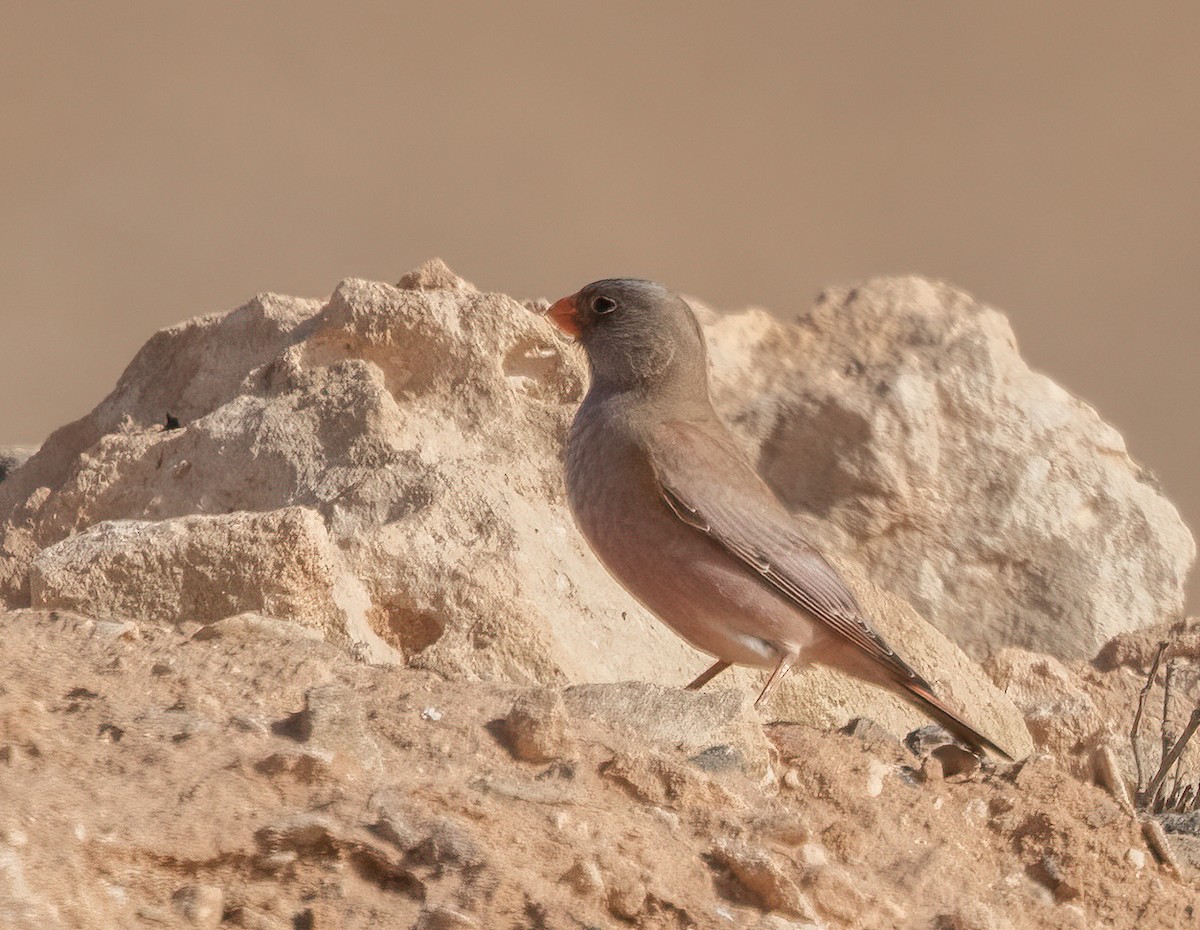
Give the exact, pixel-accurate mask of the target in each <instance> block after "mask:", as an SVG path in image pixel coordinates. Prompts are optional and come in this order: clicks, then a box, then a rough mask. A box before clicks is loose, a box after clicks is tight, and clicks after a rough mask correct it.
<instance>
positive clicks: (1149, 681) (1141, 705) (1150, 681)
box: [1129, 640, 1168, 801]
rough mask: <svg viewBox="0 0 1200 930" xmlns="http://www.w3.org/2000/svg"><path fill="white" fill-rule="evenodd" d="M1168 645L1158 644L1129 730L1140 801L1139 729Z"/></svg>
mask: <svg viewBox="0 0 1200 930" xmlns="http://www.w3.org/2000/svg"><path fill="white" fill-rule="evenodd" d="M1167 645H1168V644H1167V641H1166V640H1163V641H1162V642H1161V643H1159V644H1158V650H1157V651H1156V652H1155V653H1154V661H1153V662H1152V663H1151V664H1150V674H1149V675H1147V676H1146V684H1145V685H1144V686H1143V687H1142V690H1141V693H1140V694H1139V695H1138V703H1137V713H1135V714H1134V715H1133V729H1132V730H1130V731H1129V742H1130V743H1131V744H1132V745H1133V764H1134V767H1135V768H1136V769H1137V791H1135V792H1134V794H1135V796H1136V797H1137V798H1138V800H1139V801H1140V800H1141V798H1142V790H1143V787H1144V784H1145V781H1144V779H1145V774H1144V770H1143V768H1142V751H1141V749H1140V748H1139V747H1138V731H1139V730H1140V729H1141V728H1142V712H1143V711H1144V710H1145V709H1146V697H1147V695H1149V694H1150V689H1151V687H1153V685H1154V679H1155V677H1156V676H1157V675H1158V664H1159V663H1160V662H1162V657H1163V653H1164V652H1166V651H1167Z"/></svg>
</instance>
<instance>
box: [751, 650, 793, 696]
mask: <svg viewBox="0 0 1200 930" xmlns="http://www.w3.org/2000/svg"><path fill="white" fill-rule="evenodd" d="M798 658H800V652H799V651H798V650H795V649H793V650H790V651H788V652H785V653H784V654H783V655H782V656H781V657H780V659H779V664H778V665H776V666H775V671H773V672H771V677H770V678H768V679H767V686H766V687H765V688H763V689H762V694H760V695H759V696H758V700H757V701H755V702H754V706H755V707H760V706H761V705H762V704H764V703H765V702H766V700H767V698H769V697H770V696H771V695H772V693H774V691H775V689H776V688H778V687H779V683H780V682H781V681H783V676H784V675H786V674H787V673H788V669H789V668H791V667H792V665H793V664H794V663H795V661H796V660H797V659H798Z"/></svg>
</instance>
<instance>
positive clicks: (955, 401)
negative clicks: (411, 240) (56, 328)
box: [0, 262, 1200, 930]
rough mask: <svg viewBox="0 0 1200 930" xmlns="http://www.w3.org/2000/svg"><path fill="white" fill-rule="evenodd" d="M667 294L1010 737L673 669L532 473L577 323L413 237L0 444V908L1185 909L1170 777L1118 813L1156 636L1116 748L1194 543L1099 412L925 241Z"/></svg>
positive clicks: (120, 918) (763, 453) (1020, 918)
mask: <svg viewBox="0 0 1200 930" xmlns="http://www.w3.org/2000/svg"><path fill="white" fill-rule="evenodd" d="M530 306H532V307H536V305H530ZM699 311H700V313H701V315H702V317H703V319H704V320H705V325H706V332H707V335H708V338H709V343H710V350H711V352H712V362H713V377H714V384H715V392H716V395H717V400H718V404H719V406H720V408H721V411H722V413H723V414H724V415H725V416H726V417H727V419H728V420H729V422H730V423H731V425H732V426H733V427H734V429H735V430H736V431H737V432H738V433H739V435H740V436H741V437H742V439H743V440H744V441H745V442H746V443H747V445H748V447H749V448H750V449H751V450H753V451H754V452H755V454H756V455H757V457H758V464H759V467H760V469H761V470H762V471H763V473H764V474H765V475H766V476H767V477H768V479H769V480H771V482H772V483H773V485H774V486H775V487H776V490H777V491H778V492H779V493H780V495H781V496H782V497H783V498H784V499H785V501H787V502H788V504H789V505H790V506H792V507H793V508H794V509H795V512H796V514H797V518H798V519H800V520H801V521H802V522H804V523H805V525H806V527H808V529H809V530H810V532H811V533H812V534H813V536H814V537H816V538H817V539H819V540H820V541H821V542H822V544H823V545H824V546H825V547H826V548H827V549H828V550H829V551H830V553H831V555H834V556H835V557H836V558H837V560H838V562H839V565H840V566H841V567H842V568H843V570H844V572H845V574H846V576H847V578H848V579H849V580H850V582H851V584H852V585H853V586H854V587H855V589H856V591H857V592H858V593H859V595H860V598H861V599H862V600H863V602H864V605H865V606H866V607H867V609H868V610H869V612H870V613H871V614H872V616H873V617H874V618H875V619H876V621H877V622H878V624H879V626H880V627H881V628H883V631H884V632H885V634H886V635H887V636H888V637H889V638H890V639H892V640H893V641H896V642H900V643H903V644H904V651H905V652H906V654H907V655H908V656H909V658H910V659H911V660H912V661H913V662H914V664H915V665H917V667H918V669H919V670H920V671H922V672H923V673H924V674H926V676H927V677H929V678H930V679H931V680H933V681H934V683H935V686H936V687H937V688H938V690H939V691H940V692H941V693H943V694H944V695H946V697H947V698H948V699H949V700H951V701H952V702H953V703H955V704H956V705H957V706H958V707H960V708H961V709H962V712H963V713H964V714H965V715H966V716H967V717H968V718H969V719H971V720H972V721H973V722H975V723H976V724H977V725H979V726H980V727H981V728H982V729H984V730H985V731H986V732H988V733H989V734H990V735H992V736H993V738H995V739H997V741H999V742H1001V743H1002V744H1004V745H1005V746H1006V747H1008V748H1009V749H1010V752H1012V754H1013V755H1014V756H1016V757H1017V759H1018V761H1016V762H1014V763H1006V762H1000V761H999V760H987V761H985V762H984V763H983V764H982V765H981V764H979V763H978V762H977V761H976V760H974V759H973V757H970V756H968V755H966V754H964V753H962V752H961V751H958V750H956V749H955V748H954V747H953V746H951V745H946V744H945V743H944V740H942V739H941V738H939V737H938V736H937V734H936V733H934V732H932V731H929V730H920V731H918V732H917V733H916V734H915V735H912V731H914V730H915V729H916V728H918V727H922V726H923V725H924V724H925V723H927V721H926V720H925V719H924V718H923V717H922V716H921V715H920V713H919V712H916V711H915V710H913V709H912V708H910V707H909V706H908V705H905V704H903V703H901V702H898V701H897V700H895V699H894V698H892V697H891V696H889V695H887V694H886V693H883V692H880V691H879V690H878V689H872V688H868V687H866V686H863V685H859V684H856V683H854V682H851V681H848V680H845V679H842V678H840V677H838V676H836V675H834V674H832V673H828V672H823V671H820V670H814V671H812V672H806V673H805V674H804V675H800V676H796V680H794V681H791V682H790V683H789V684H788V686H787V687H786V688H785V689H782V690H781V693H780V695H779V698H778V699H777V700H776V701H774V702H773V703H772V704H771V705H770V706H769V707H767V708H765V709H763V710H762V711H755V710H754V709H753V708H752V707H751V706H750V700H751V699H752V697H753V696H754V694H755V693H756V686H757V684H758V676H757V675H755V674H751V673H747V672H740V673H737V674H730V675H728V676H722V678H720V679H718V680H717V681H715V682H714V683H713V684H712V685H710V686H709V689H708V690H706V691H705V692H701V693H699V694H696V693H690V692H684V691H681V690H680V689H679V685H680V684H682V683H683V682H686V681H687V680H688V679H689V678H690V677H692V676H693V675H695V674H696V673H697V672H698V671H699V670H701V669H702V668H703V667H704V665H705V664H706V663H705V657H703V656H699V655H697V654H696V653H695V652H693V651H692V650H690V649H689V648H688V647H686V646H685V645H684V644H682V643H680V642H679V641H678V640H676V639H675V638H674V637H673V636H672V635H671V634H670V633H669V632H668V631H665V630H664V629H662V628H661V627H660V626H659V625H658V624H657V623H656V622H655V621H654V620H653V619H652V618H650V617H648V616H646V615H645V613H644V612H643V611H641V609H640V608H639V607H638V606H637V605H636V604H634V603H633V602H631V601H630V600H629V599H628V598H627V597H626V595H625V594H624V593H623V592H622V591H621V590H620V589H619V588H618V587H617V586H616V585H615V584H614V583H613V582H612V581H611V579H609V578H608V577H607V576H606V575H605V573H604V572H603V570H602V569H601V568H599V566H597V565H596V564H595V562H594V560H593V559H592V558H591V556H590V554H589V553H588V552H587V550H586V546H585V545H584V544H583V543H582V541H581V540H580V539H579V537H578V535H577V534H576V533H575V531H574V528H573V527H572V525H571V522H570V517H569V514H567V513H566V510H565V507H564V506H563V500H562V490H561V477H560V475H559V468H560V465H559V452H560V449H561V441H562V435H563V431H564V429H565V426H566V423H567V422H568V421H569V416H570V413H571V409H572V406H573V405H574V403H575V402H577V400H578V397H579V396H580V392H581V390H582V387H583V385H584V383H585V372H584V371H583V369H582V367H581V363H580V360H579V358H578V356H577V355H576V354H575V353H574V352H573V351H572V350H571V349H570V348H569V347H567V346H565V345H564V344H563V343H562V342H561V341H559V340H558V339H557V338H556V337H555V336H554V335H553V334H552V333H551V332H550V330H549V329H548V328H547V327H546V326H545V325H544V324H543V323H542V321H541V320H539V319H538V318H537V316H536V315H535V314H533V313H531V312H530V307H529V306H523V305H521V304H520V303H518V302H516V301H513V300H512V299H511V298H508V297H505V296H504V295H494V294H481V293H480V292H478V291H476V290H475V289H474V288H473V287H471V286H470V285H469V284H468V283H467V282H465V281H462V280H461V279H459V278H457V277H455V276H454V275H453V274H452V273H451V272H449V270H448V269H446V268H445V266H443V265H441V264H440V263H436V262H434V263H430V264H428V265H426V266H424V267H423V268H421V269H418V270H417V271H416V272H413V273H412V274H410V275H407V276H406V277H405V278H404V279H403V280H402V281H401V282H400V284H399V285H398V286H395V287H393V286H391V285H384V284H375V283H370V282H357V281H350V282H344V283H343V284H342V285H340V286H339V288H338V289H337V291H335V293H334V295H333V297H332V298H331V299H330V300H329V301H327V302H322V301H309V300H300V299H296V298H287V297H279V296H277V295H262V296H260V297H258V298H256V299H255V300H254V301H252V302H251V303H249V304H247V305H246V306H244V307H242V308H239V309H238V310H236V311H234V312H232V313H229V314H218V315H213V316H210V317H203V318H199V319H197V320H193V321H189V322H187V323H183V324H180V325H179V326H177V327H173V328H171V329H169V330H165V331H164V332H162V333H160V334H158V335H156V336H155V337H154V338H153V339H151V341H150V342H149V343H147V345H146V347H145V348H144V349H143V350H142V351H141V353H139V355H138V357H137V358H135V360H134V361H133V362H132V363H131V365H130V367H129V369H128V370H127V371H126V373H125V375H124V376H123V377H122V379H121V381H120V383H119V384H118V385H117V387H116V389H115V390H114V391H113V393H112V394H111V395H110V396H109V397H108V398H106V399H105V400H104V401H102V402H101V403H100V405H99V406H98V407H97V408H96V410H94V411H93V412H92V413H91V414H89V415H88V416H86V417H84V418H83V419H81V420H80V421H77V422H76V423H74V424H70V425H68V426H66V427H64V428H63V429H61V430H59V431H58V432H56V433H55V434H54V435H52V436H51V437H50V438H49V439H48V440H47V442H46V443H45V444H44V445H43V446H42V448H41V449H40V450H39V451H38V452H37V453H36V454H35V455H33V456H32V458H29V453H28V451H18V452H14V453H12V454H8V455H5V454H0V468H2V469H3V472H4V474H0V672H2V675H0V927H3V928H8V927H12V928H14V930H26V928H39V930H40V928H50V930H54V928H71V930H74V928H81V930H83V928H92V927H96V928H109V927H121V928H126V927H129V928H135V927H136V928H140V927H175V926H178V927H210V928H215V927H261V928H331V927H337V928H343V927H344V928H355V927H379V926H387V927H392V926H395V927H423V928H428V930H433V928H456V927H479V928H509V927H511V928H525V927H533V928H537V927H545V928H590V927H597V928H607V927H620V926H630V927H642V928H651V927H654V928H657V927H670V928H680V930H683V928H688V927H695V928H709V927H713V928H723V927H729V928H748V930H752V928H761V930H768V928H774V930H787V928H800V927H828V928H867V927H869V928H883V927H897V928H908V927H912V928H934V930H1005V928H1012V930H1023V928H1027V927H1028V928H1034V927H1039V928H1040V927H1048V926H1053V927H1060V926H1061V927H1081V928H1082V927H1089V928H1090V927H1096V926H1106V927H1135V926H1136V927H1142V928H1145V927H1155V928H1156V927H1190V926H1194V925H1196V923H1197V920H1200V915H1197V914H1196V913H1195V911H1194V909H1195V908H1196V907H1197V906H1198V905H1197V903H1196V902H1197V901H1200V877H1198V872H1197V870H1196V868H1197V865H1200V839H1197V837H1196V835H1195V834H1196V833H1197V832H1200V825H1198V824H1197V822H1196V821H1197V820H1198V819H1200V814H1198V815H1194V816H1193V815H1191V814H1187V813H1182V814H1173V815H1169V816H1159V817H1155V816H1152V815H1151V814H1150V813H1145V812H1138V811H1135V809H1134V804H1133V803H1131V798H1130V787H1131V786H1132V783H1133V782H1134V781H1135V779H1136V774H1135V763H1134V758H1133V754H1132V751H1131V749H1130V746H1129V741H1128V736H1127V734H1128V731H1129V728H1130V725H1131V721H1132V716H1133V712H1134V709H1135V706H1136V703H1137V698H1138V693H1139V691H1140V689H1141V688H1142V686H1143V685H1144V684H1145V681H1146V675H1147V669H1148V668H1149V666H1150V665H1151V663H1152V662H1153V660H1154V656H1155V653H1156V644H1157V643H1158V642H1159V641H1160V640H1161V639H1163V638H1164V637H1166V638H1169V639H1170V640H1171V641H1172V644H1173V645H1172V647H1171V651H1170V652H1169V653H1168V656H1167V658H1166V659H1165V660H1164V662H1163V665H1162V670H1163V674H1162V675H1160V677H1159V683H1158V684H1156V685H1155V687H1154V688H1153V689H1152V690H1151V692H1150V694H1149V698H1148V703H1147V707H1148V711H1147V714H1146V727H1145V728H1144V732H1143V735H1142V741H1141V744H1140V745H1141V748H1142V755H1143V757H1144V759H1146V760H1149V762H1148V763H1147V764H1148V765H1149V766H1150V767H1151V768H1154V767H1156V766H1157V763H1158V758H1159V747H1160V745H1161V742H1162V734H1163V733H1166V734H1168V736H1171V735H1174V736H1177V735H1178V733H1179V732H1180V730H1181V729H1182V727H1183V725H1184V723H1185V721H1186V720H1187V716H1188V712H1189V710H1190V708H1191V707H1193V706H1196V704H1197V702H1198V701H1200V625H1198V624H1196V623H1194V622H1189V623H1177V624H1175V625H1174V628H1171V625H1172V621H1173V620H1174V618H1175V617H1177V616H1178V614H1179V611H1180V608H1181V605H1182V602H1183V583H1184V579H1185V577H1186V572H1187V570H1188V567H1189V566H1190V564H1191V561H1192V559H1193V557H1194V554H1195V546H1194V543H1193V541H1192V538H1191V535H1190V534H1189V533H1188V531H1187V529H1186V528H1185V527H1184V526H1183V524H1182V522H1181V521H1180V520H1179V518H1178V515H1177V514H1176V513H1175V511H1174V509H1173V508H1172V507H1171V505H1170V503H1169V502H1168V501H1167V499H1166V498H1165V497H1164V496H1163V494H1162V492H1161V490H1160V489H1159V488H1158V487H1157V485H1156V484H1155V483H1154V481H1153V479H1152V478H1151V477H1150V476H1149V475H1148V474H1147V473H1146V472H1145V471H1144V470H1143V469H1141V468H1140V467H1139V466H1137V464H1136V463H1134V462H1133V461H1132V460H1131V459H1129V457H1128V455H1127V454H1126V453H1125V451H1124V445H1123V443H1122V442H1121V439H1120V436H1119V435H1117V434H1116V433H1115V431H1113V430H1112V429H1111V427H1108V426H1107V425H1105V424H1104V423H1103V422H1102V421H1101V420H1100V419H1099V417H1098V416H1097V415H1096V414H1095V412H1094V411H1092V410H1091V409H1090V408H1088V407H1087V406H1086V405H1085V404H1082V403H1081V402H1079V401H1077V400H1076V399H1074V398H1072V397H1070V395H1068V394H1066V392H1064V391H1062V390H1061V389H1060V388H1058V387H1057V386H1056V385H1054V384H1053V383H1052V382H1050V381H1049V380H1048V379H1045V378H1043V377H1042V376H1040V375H1037V374H1035V373H1033V372H1030V371H1029V370H1028V368H1027V367H1026V366H1025V365H1024V363H1023V362H1022V361H1021V360H1020V357H1019V355H1017V352H1016V348H1015V343H1014V342H1013V340H1012V337H1011V332H1010V331H1009V330H1008V328H1007V323H1006V322H1005V321H1004V320H1003V317H1001V316H1000V315H999V314H997V313H996V312H995V311H993V310H990V309H989V308H986V307H983V306H981V305H978V304H976V303H974V302H973V301H971V300H970V298H969V297H967V296H966V295H963V294H961V293H960V292H957V291H954V290H953V289H951V288H948V287H946V286H944V285H940V284H934V283H930V282H925V281H921V280H919V279H895V280H886V281H878V282H871V283H869V284H867V285H864V286H863V287H862V288H859V289H855V290H853V291H838V292H832V291H831V292H830V293H828V294H826V295H823V297H822V298H821V300H819V301H818V303H817V304H816V306H815V307H814V308H812V309H811V310H806V311H804V312H801V313H800V314H799V315H798V316H797V318H796V320H795V321H794V322H790V323H789V322H780V321H778V320H776V319H773V318H771V317H768V316H767V315H765V314H763V313H761V312H758V311H748V312H744V313H741V314H732V315H729V316H724V317H719V316H717V315H715V314H713V313H712V312H711V311H708V310H706V309H705V308H703V307H700V308H699ZM0 452H2V450H0ZM26 458H29V460H28V461H27V462H25V461H24V460H25V459H26ZM22 462H24V464H22ZM885 589H886V590H885ZM1167 675H1169V676H1170V677H1171V680H1172V685H1173V690H1172V700H1171V701H1170V702H1169V707H1168V714H1167V717H1168V721H1167V724H1166V726H1165V727H1162V726H1160V718H1161V716H1162V706H1163V703H1164V696H1163V688H1162V680H1163V678H1164V677H1165V676H1167ZM651 682H652V683H651ZM1179 772H1180V775H1181V782H1186V781H1187V780H1188V779H1192V780H1193V781H1194V780H1196V779H1197V778H1200V747H1198V746H1193V747H1191V749H1190V750H1189V752H1188V753H1185V754H1184V756H1183V761H1182V764H1181V766H1180V769H1179ZM1164 826H1165V827H1166V828H1168V830H1167V831H1164V829H1163V828H1164Z"/></svg>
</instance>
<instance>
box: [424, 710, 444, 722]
mask: <svg viewBox="0 0 1200 930" xmlns="http://www.w3.org/2000/svg"><path fill="white" fill-rule="evenodd" d="M421 719H422V720H432V721H433V722H434V723H437V722H438V721H439V720H441V719H442V712H441V711H440V710H438V709H437V708H436V707H426V708H425V709H424V710H423V711H421Z"/></svg>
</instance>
